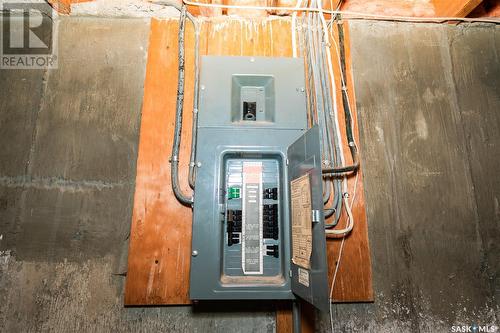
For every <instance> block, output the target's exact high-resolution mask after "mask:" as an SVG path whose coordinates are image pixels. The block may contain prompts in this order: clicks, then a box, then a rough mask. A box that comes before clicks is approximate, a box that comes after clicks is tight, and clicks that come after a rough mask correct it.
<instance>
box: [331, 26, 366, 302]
mask: <svg viewBox="0 0 500 333" xmlns="http://www.w3.org/2000/svg"><path fill="white" fill-rule="evenodd" d="M334 31H335V37H336V38H337V36H338V29H337V28H336V27H334ZM337 39H338V38H337ZM344 40H345V52H346V56H345V57H346V72H347V75H346V79H347V81H346V85H347V91H348V96H349V104H350V107H351V113H352V124H353V134H354V139H355V141H356V142H357V143H358V147H359V128H358V119H357V114H356V101H355V94H354V85H353V82H352V68H351V60H350V59H351V57H350V48H349V45H350V42H349V29H348V25H346V24H345V25H344ZM337 47H340V46H337ZM337 47H335V45H333V47H332V48H331V53H332V59H333V62H332V63H333V67H334V72H335V73H340V64H339V58H338V55H339V51H338V48H337ZM341 84H342V82H341V78H340V76H339V75H336V86H337V87H341ZM337 106H338V110H339V124H340V132H341V137H342V138H343V143H344V144H343V146H344V156H346V163H352V159H351V155H350V151H349V149H348V146H347V142H346V133H345V125H344V124H345V117H344V113H343V112H342V110H343V106H342V94H341V92H340V91H339V89H337ZM359 151H360V155H361V157H362V155H363V147H359ZM355 186H356V189H355ZM348 191H349V195H350V198H349V201H350V202H352V203H353V205H352V214H353V219H354V221H355V226H354V229H353V231H352V232H351V233H350V234H349V235H348V236H347V237H346V239H345V243H344V248H343V252H342V256H341V258H340V264H339V252H340V247H341V242H342V240H341V238H330V237H329V238H328V239H327V252H328V263H329V265H328V268H329V281H330V283H331V282H332V280H333V277H334V272H335V268H336V265H337V264H339V268H338V272H337V276H336V279H335V284H334V289H333V294H332V299H333V301H335V302H368V301H373V288H372V271H371V258H370V247H369V242H368V224H367V219H366V209H365V197H364V188H363V161H362V158H361V168H360V171H359V174H358V180H357V182H356V177H355V176H354V175H350V176H349V177H348ZM353 199H354V200H353ZM332 220H333V217H332V218H331V219H330V220H327V222H331V221H332ZM346 225H347V216H346V212H345V211H343V213H342V216H341V220H340V222H339V228H343V227H345V226H346Z"/></svg>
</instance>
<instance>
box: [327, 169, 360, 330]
mask: <svg viewBox="0 0 500 333" xmlns="http://www.w3.org/2000/svg"><path fill="white" fill-rule="evenodd" d="M358 180H359V172H358V173H357V174H356V179H355V181H354V189H353V193H352V200H351V203H350V205H349V209H351V208H352V206H353V205H354V203H355V202H356V194H357V189H358ZM345 238H346V235H344V236H342V242H341V243H340V249H339V254H338V256H337V261H336V264H335V271H334V272H333V277H332V284H331V286H330V297H329V300H330V304H329V305H330V306H329V310H330V311H329V312H330V325H331V331H332V332H333V311H332V303H333V288H334V287H335V281H336V280H337V273H338V271H339V267H340V263H341V260H342V254H343V252H344V245H345Z"/></svg>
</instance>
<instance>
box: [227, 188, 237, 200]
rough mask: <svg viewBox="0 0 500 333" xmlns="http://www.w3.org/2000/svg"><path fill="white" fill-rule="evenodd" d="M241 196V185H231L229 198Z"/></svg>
mask: <svg viewBox="0 0 500 333" xmlns="http://www.w3.org/2000/svg"><path fill="white" fill-rule="evenodd" d="M239 197H240V189H239V187H230V188H229V192H228V199H238V198H239Z"/></svg>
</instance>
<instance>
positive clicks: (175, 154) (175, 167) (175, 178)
mask: <svg viewBox="0 0 500 333" xmlns="http://www.w3.org/2000/svg"><path fill="white" fill-rule="evenodd" d="M155 4H157V5H162V6H168V7H173V8H175V9H177V10H178V11H180V13H181V14H180V19H179V34H178V46H179V51H178V52H179V55H178V59H179V73H178V81H177V100H176V113H175V128H174V140H173V144H172V155H171V157H170V163H171V181H172V190H173V192H174V195H175V197H176V198H177V200H179V202H180V203H182V204H183V205H186V206H191V205H192V203H193V198H192V197H188V195H186V194H185V193H183V191H182V190H181V188H180V186H179V149H180V141H181V133H182V114H183V112H184V74H185V73H184V72H185V49H184V48H185V45H184V34H185V25H186V17H187V18H188V19H189V20H190V21H191V23H192V24H193V26H194V32H195V42H194V94H193V120H192V130H191V133H192V135H191V152H190V159H189V174H188V182H189V186H190V187H191V188H192V189H194V184H195V179H196V169H195V167H196V141H197V133H198V106H199V89H198V87H199V82H200V79H199V78H200V75H199V58H200V56H199V54H200V24H199V22H198V21H197V19H196V18H195V17H194V16H193V15H191V14H190V13H189V12H188V11H187V9H186V6H185V5H182V6H181V5H179V4H178V3H177V2H175V1H169V0H164V1H156V2H155Z"/></svg>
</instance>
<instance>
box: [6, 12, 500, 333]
mask: <svg viewBox="0 0 500 333" xmlns="http://www.w3.org/2000/svg"><path fill="white" fill-rule="evenodd" d="M60 33H61V35H60V38H61V41H60V43H59V47H60V49H59V61H60V63H59V68H58V69H56V70H51V71H43V70H42V71H37V70H30V71H26V70H17V71H14V70H10V71H6V70H0V87H1V88H0V142H1V143H2V149H1V150H0V235H1V236H0V331H1V332H31V331H57V332H67V331H83V332H112V331H113V332H114V331H120V332H122V331H123V332H170V331H172V332H234V331H238V332H272V331H274V329H275V323H274V313H273V312H272V309H271V308H270V307H264V308H262V307H259V306H258V305H257V306H256V305H250V306H242V305H239V306H235V304H230V305H228V306H225V307H220V308H217V309H213V308H212V309H206V308H205V309H197V310H193V309H192V308H190V307H160V308H154V307H147V308H124V307H123V306H122V304H123V287H124V276H123V273H125V272H126V255H127V246H128V233H129V228H130V221H131V210H132V200H133V192H134V178H135V163H136V158H137V143H138V135H139V133H138V131H139V124H140V110H141V105H142V93H143V81H144V73H145V61H146V54H147V46H148V45H147V43H148V33H149V22H148V21H147V20H146V19H116V18H115V19H112V18H82V17H79V18H64V19H62V21H61V26H60ZM351 39H352V43H353V45H352V46H353V49H352V51H353V63H354V78H355V84H356V95H357V103H358V110H359V118H360V127H361V142H360V146H361V152H362V158H363V167H364V172H365V179H364V182H365V190H366V198H367V209H368V220H369V224H370V226H369V233H370V242H371V248H372V255H373V272H374V274H373V278H374V288H375V293H376V301H375V303H373V304H341V305H334V306H333V307H332V309H333V311H334V313H333V318H334V322H335V325H334V326H335V328H336V330H337V331H342V332H441V331H442V332H449V331H451V325H453V324H472V323H478V324H493V323H496V324H497V325H499V324H500V322H499V317H500V314H499V304H498V300H499V297H500V295H499V290H500V287H499V280H498V273H499V262H500V260H499V248H498V243H499V241H500V239H499V223H500V213H499V212H500V208H499V207H500V204H499V200H500V181H499V179H500V178H499V177H497V176H496V171H497V165H498V164H499V162H500V155H499V152H500V149H499V145H500V134H499V133H500V131H499V127H500V120H499V119H500V116H499V112H500V111H499V110H500V93H499V92H500V88H499V87H500V82H499V81H500V64H499V56H498V54H499V48H500V43H499V39H500V28H498V27H494V26H465V25H460V26H458V27H455V26H448V25H440V26H438V25H427V24H396V23H372V22H355V23H353V24H352V30H351ZM329 326H330V324H329V318H327V317H326V316H319V318H318V325H317V328H318V331H328V330H329Z"/></svg>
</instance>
